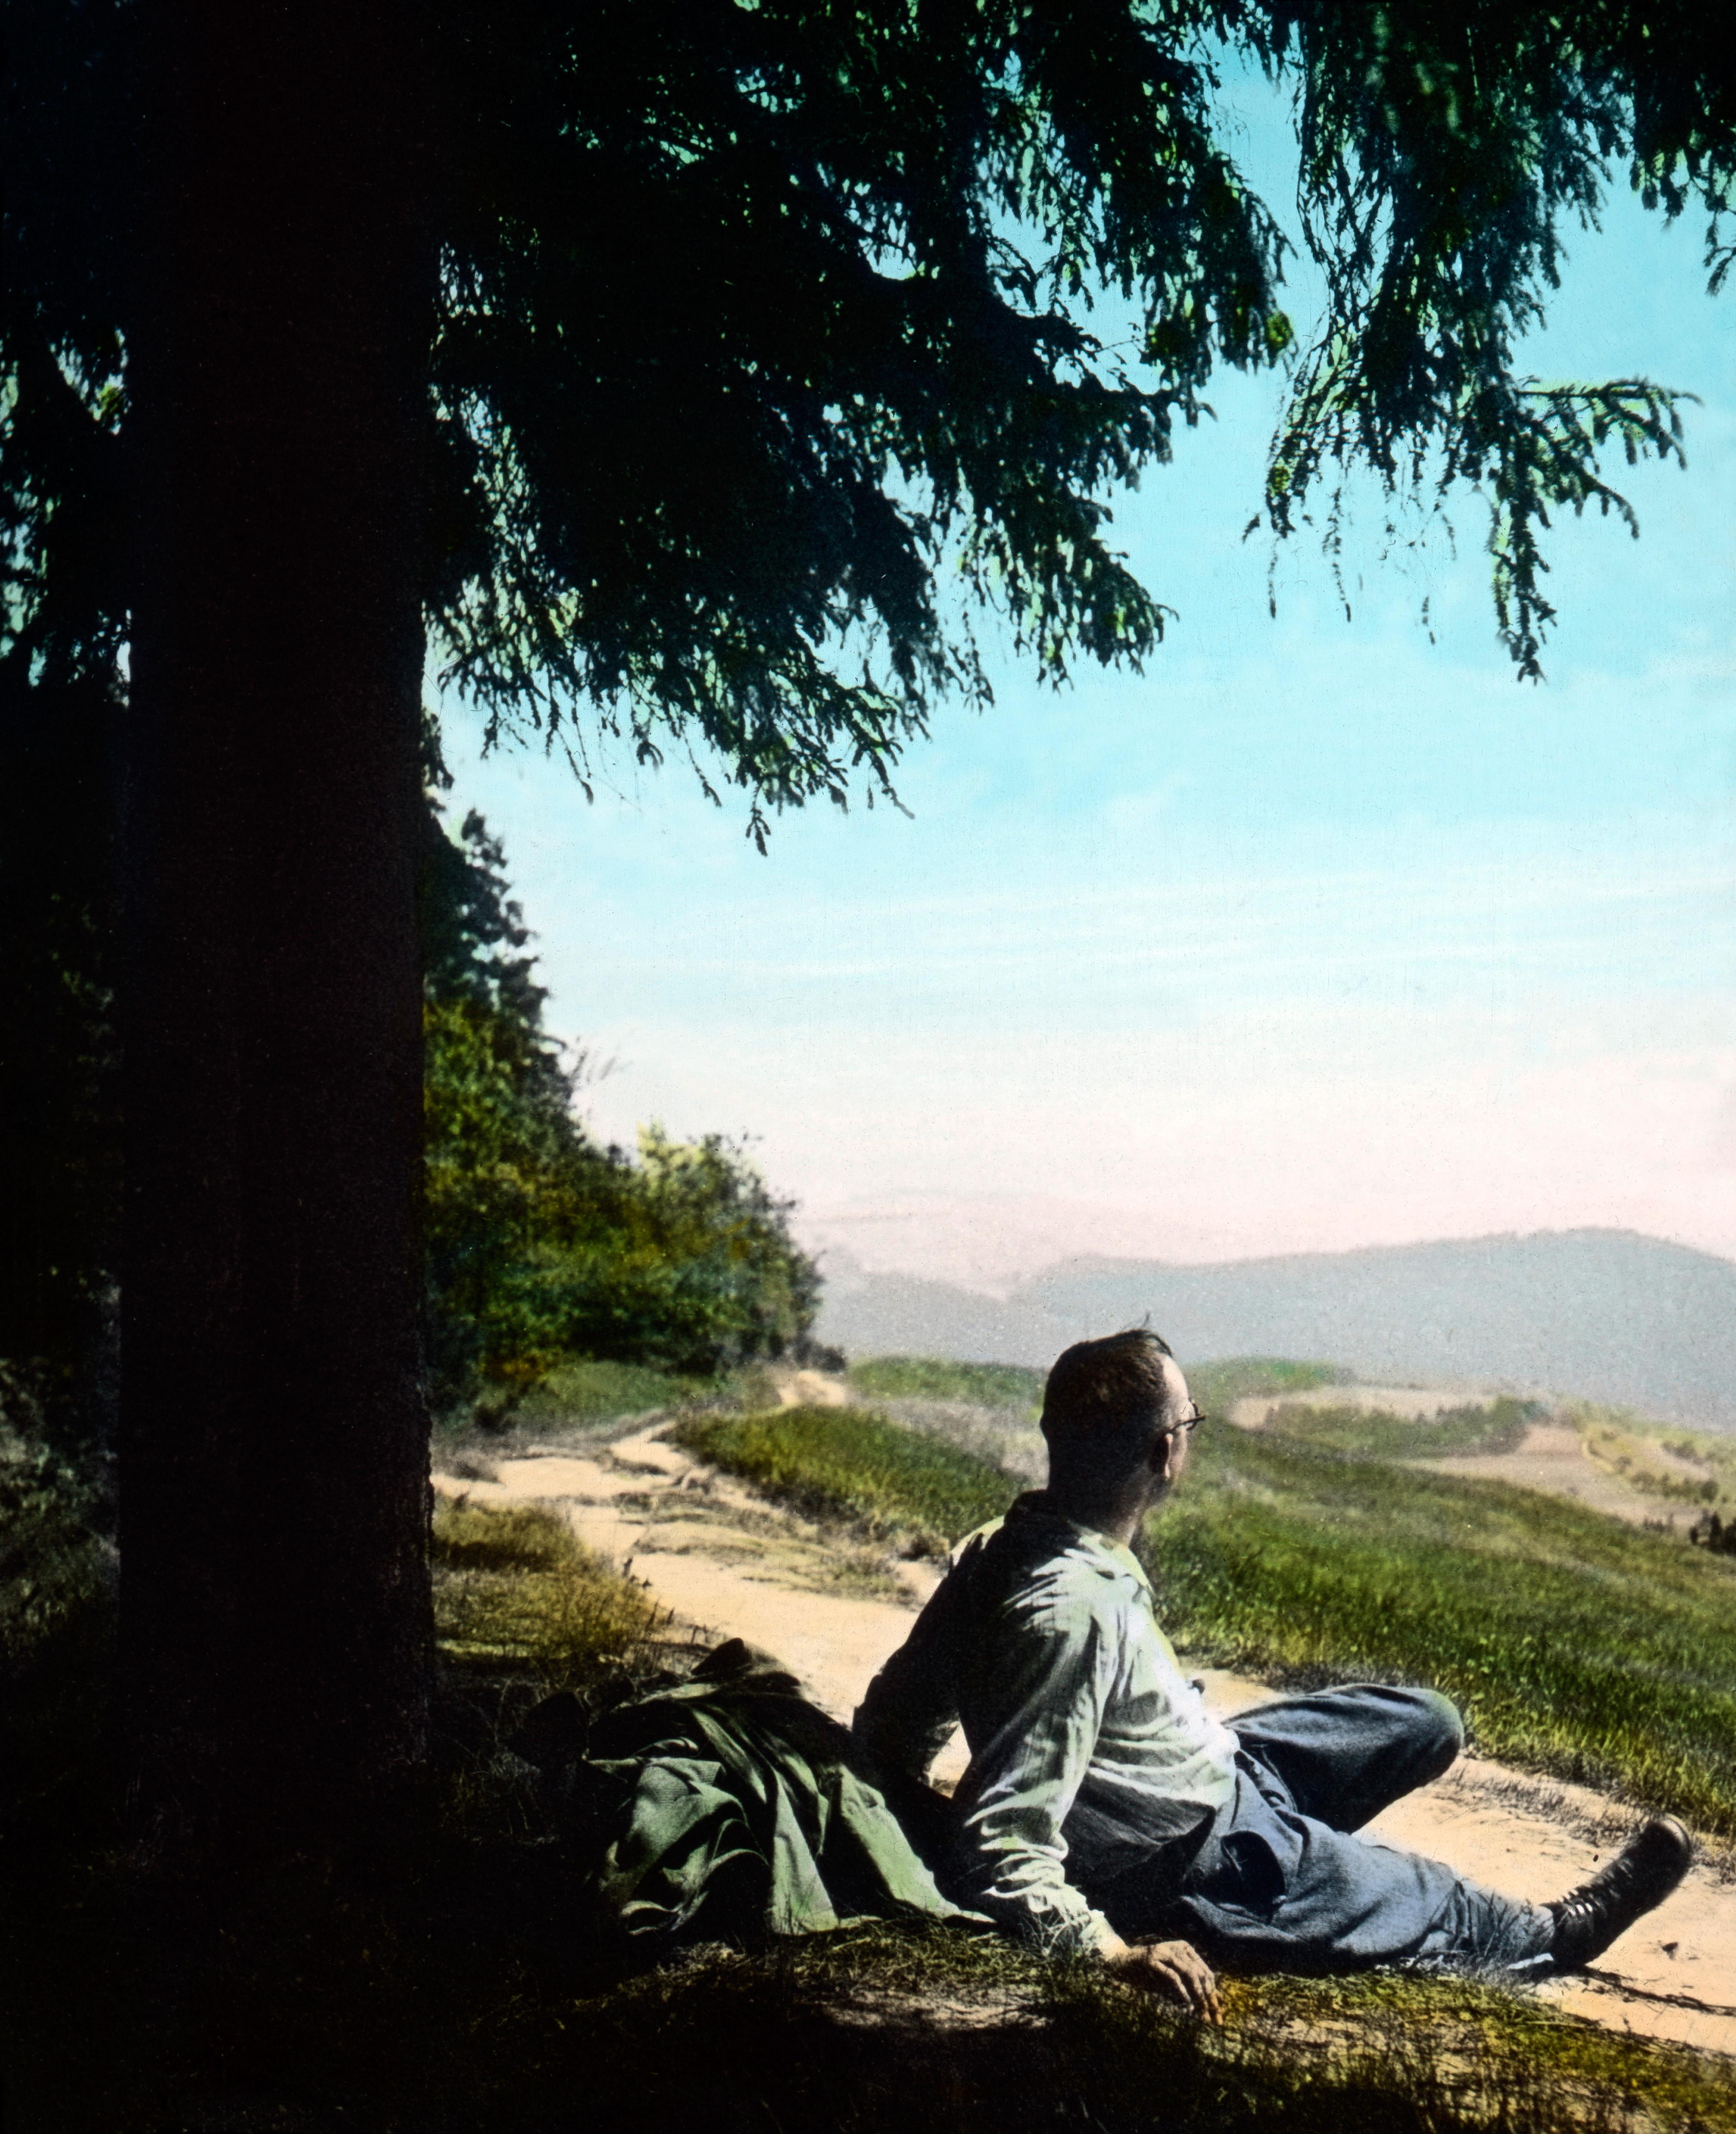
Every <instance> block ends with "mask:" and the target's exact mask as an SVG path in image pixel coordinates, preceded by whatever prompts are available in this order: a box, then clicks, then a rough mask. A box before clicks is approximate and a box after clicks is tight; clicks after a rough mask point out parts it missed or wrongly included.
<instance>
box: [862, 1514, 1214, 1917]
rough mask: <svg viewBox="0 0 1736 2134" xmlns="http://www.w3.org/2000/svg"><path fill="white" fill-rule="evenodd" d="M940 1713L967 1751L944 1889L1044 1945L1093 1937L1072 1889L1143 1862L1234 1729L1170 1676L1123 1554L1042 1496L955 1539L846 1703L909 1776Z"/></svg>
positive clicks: (1151, 1615)
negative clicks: (881, 1661)
mask: <svg viewBox="0 0 1736 2134" xmlns="http://www.w3.org/2000/svg"><path fill="white" fill-rule="evenodd" d="M957 1723H962V1726H963V1728H964V1734H965V1740H966V1741H967V1743H968V1745H969V1746H970V1751H971V1763H970V1768H969V1769H968V1770H967V1772H966V1774H965V1776H964V1779H963V1780H962V1783H961V1784H960V1785H959V1788H958V1791H957V1796H956V1798H957V1805H958V1807H959V1809H960V1812H961V1818H960V1825H959V1834H958V1841H957V1853H956V1857H955V1861H954V1872H953V1874H952V1877H951V1880H950V1884H949V1888H950V1893H951V1894H952V1895H953V1896H954V1897H955V1898H956V1900H957V1902H959V1903H960V1904H962V1905H968V1906H970V1907H971V1908H972V1909H973V1910H976V1911H981V1912H983V1913H986V1914H987V1915H988V1916H989V1917H990V1918H991V1919H995V1920H996V1921H997V1922H998V1923H999V1924H1001V1925H1002V1926H1004V1927H1006V1928H1008V1929H1010V1930H1011V1931H1012V1932H1014V1933H1015V1934H1018V1935H1019V1936H1020V1938H1021V1939H1023V1940H1025V1941H1028V1942H1031V1943H1035V1944H1036V1945H1038V1946H1039V1947H1041V1948H1046V1949H1050V1950H1065V1949H1085V1950H1089V1949H1095V1948H1102V1947H1104V1946H1105V1945H1106V1944H1107V1943H1108V1942H1109V1941H1110V1940H1111V1939H1112V1929H1111V1928H1110V1926H1109V1924H1108V1922H1107V1920H1106V1919H1104V1917H1103V1915H1102V1913H1101V1912H1098V1911H1096V1910H1094V1909H1092V1906H1091V1905H1090V1903H1089V1902H1088V1900H1087V1898H1086V1897H1085V1895H1083V1891H1082V1890H1081V1889H1080V1888H1079V1887H1078V1884H1079V1883H1083V1884H1085V1885H1087V1886H1090V1885H1093V1884H1100V1883H1102V1882H1107V1881H1112V1880H1113V1879H1114V1878H1115V1877H1116V1876H1118V1875H1120V1874H1121V1873H1124V1872H1126V1871H1127V1870H1128V1869H1129V1868H1130V1867H1132V1866H1136V1865H1137V1864H1138V1863H1139V1862H1140V1861H1143V1860H1148V1859H1149V1858H1150V1856H1151V1854H1152V1852H1154V1850H1155V1848H1157V1847H1161V1846H1163V1845H1165V1844H1167V1843H1169V1842H1170V1841H1171V1840H1173V1839H1174V1838H1177V1837H1183V1836H1184V1835H1186V1834H1187V1833H1188V1832H1190V1831H1192V1830H1194V1829H1196V1828H1198V1826H1199V1825H1200V1824H1201V1823H1203V1821H1204V1820H1205V1819H1206V1818H1208V1816H1210V1815H1212V1814H1214V1813H1216V1812H1217V1811H1218V1809H1219V1808H1222V1807H1223V1806H1225V1805H1226V1804H1227V1802H1228V1801H1229V1799H1230V1798H1231V1796H1232V1794H1233V1792H1234V1790H1235V1784H1236V1774H1235V1757H1236V1750H1237V1741H1236V1737H1235V1736H1234V1735H1233V1734H1232V1733H1231V1732H1230V1731H1229V1729H1228V1728H1227V1727H1226V1726H1222V1725H1220V1724H1219V1723H1218V1721H1216V1720H1214V1719H1213V1718H1211V1717H1209V1716H1208V1714H1207V1712H1206V1711H1205V1707H1204V1703H1203V1699H1202V1697H1201V1696H1200V1693H1199V1692H1198V1690H1197V1689H1195V1688H1194V1686H1193V1684H1192V1683H1189V1681H1188V1679H1187V1678H1186V1677H1185V1676H1184V1674H1183V1673H1182V1671H1181V1668H1180V1667H1179V1664H1178V1663H1177V1661H1176V1658H1175V1654H1174V1649H1173V1648H1172V1647H1171V1645H1170V1644H1169V1639H1167V1638H1166V1637H1165V1635H1164V1633H1163V1631H1162V1629H1160V1626H1159V1624H1158V1620H1157V1615H1156V1609H1155V1601H1154V1596H1153V1594H1152V1591H1151V1581H1150V1579H1149V1578H1148V1577H1147V1576H1145V1571H1144V1569H1143V1567H1141V1566H1140V1562H1138V1559H1137V1558H1136V1557H1135V1556H1134V1555H1133V1553H1132V1552H1131V1550H1129V1549H1126V1548H1124V1547H1121V1545H1120V1544H1119V1543H1116V1542H1113V1541H1111V1540H1110V1539H1109V1538H1108V1537H1107V1535H1104V1534H1101V1533H1097V1532H1096V1531H1095V1530H1094V1529H1093V1528H1090V1527H1085V1526H1081V1525H1079V1524H1078V1523H1077V1522H1076V1521H1074V1520H1073V1519H1069V1518H1063V1516H1062V1515H1061V1514H1059V1513H1058V1512H1055V1511H1054V1510H1052V1509H1049V1504H1048V1502H1047V1500H1046V1499H1045V1498H1044V1495H1043V1494H1042V1493H1041V1492H1033V1493H1031V1494H1027V1495H1025V1496H1023V1497H1021V1498H1020V1499H1019V1501H1018V1503H1017V1504H1015V1505H1014V1506H1013V1508H1012V1509H1011V1510H1010V1512H1009V1513H1008V1514H1007V1515H1006V1517H1005V1519H996V1520H995V1521H993V1522H992V1523H991V1524H990V1525H988V1526H986V1527H983V1528H979V1529H978V1531H977V1532H976V1533H973V1534H972V1535H971V1536H969V1537H968V1538H967V1539H966V1540H965V1541H963V1542H962V1543H960V1544H959V1546H958V1547H957V1549H956V1550H955V1551H954V1552H953V1556H952V1567H951V1568H950V1570H949V1571H948V1575H947V1576H946V1578H945V1579H944V1580H943V1581H942V1583H941V1586H940V1587H939V1589H938V1591H937V1592H936V1593H935V1594H934V1596H933V1598H932V1599H931V1600H930V1601H929V1602H928V1605H927V1607H926V1608H924V1609H923V1612H922V1615H921V1616H920V1617H919V1620H918V1621H917V1624H916V1626H915V1628H914V1629H913V1631H912V1632H911V1634H910V1636H909V1639H907V1640H906V1641H905V1643H904V1645H903V1646H902V1647H901V1648H900V1649H899V1651H898V1652H896V1653H895V1654H893V1656H892V1658H890V1660H888V1662H887V1663H886V1664H885V1667H884V1668H881V1670H880V1673H879V1674H877V1675H876V1676H875V1678H874V1680H873V1682H872V1683H870V1686H869V1689H868V1693H867V1695H866V1697H865V1698H864V1700H863V1702H862V1705H861V1709H860V1710H859V1711H858V1712H857V1713H856V1734H857V1736H858V1738H859V1739H860V1740H861V1741H862V1742H863V1743H864V1744H865V1745H866V1747H867V1748H868V1749H869V1750H870V1752H871V1753H872V1754H874V1755H877V1756H879V1757H880V1758H881V1759H882V1760H884V1761H885V1762H887V1763H890V1764H891V1765H894V1766H895V1767H896V1768H897V1769H901V1770H903V1771H906V1772H908V1773H909V1774H913V1775H914V1776H917V1777H922V1776H925V1775H926V1774H927V1772H928V1766H929V1765H931V1764H932V1763H933V1760H934V1758H935V1756H936V1755H938V1753H939V1751H940V1750H941V1749H942V1748H943V1746H944V1745H945V1743H946V1741H948V1737H949V1736H950V1735H951V1733H952V1728H953V1726H954V1725H955V1724H957ZM1069 1869H1070V1870H1071V1875H1069Z"/></svg>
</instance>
